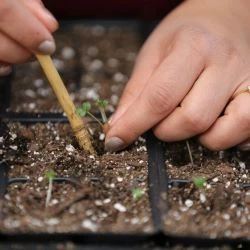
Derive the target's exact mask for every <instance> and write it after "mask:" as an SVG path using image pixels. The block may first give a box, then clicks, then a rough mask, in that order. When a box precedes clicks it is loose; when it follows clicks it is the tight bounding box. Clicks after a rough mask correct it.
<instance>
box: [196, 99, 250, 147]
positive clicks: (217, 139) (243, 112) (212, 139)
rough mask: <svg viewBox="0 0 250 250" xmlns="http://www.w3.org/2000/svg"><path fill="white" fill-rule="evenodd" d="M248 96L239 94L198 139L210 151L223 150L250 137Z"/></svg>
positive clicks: (249, 103) (249, 102)
mask: <svg viewBox="0 0 250 250" xmlns="http://www.w3.org/2000/svg"><path fill="white" fill-rule="evenodd" d="M249 105H250V95H249V94H240V95H239V96H237V97H236V98H235V99H234V100H233V101H231V102H230V104H229V105H228V106H227V108H226V110H225V114H224V115H223V116H222V117H220V118H219V119H217V121H216V122H215V123H214V124H213V126H212V127H211V128H210V129H209V130H207V131H206V132H205V133H204V134H202V135H201V136H200V137H199V140H200V142H201V143H202V144H203V145H205V146H206V147H208V148H210V149H212V150H223V149H227V148H230V147H233V146H235V145H237V144H239V143H241V142H244V141H245V140H247V139H248V138H249V137H250V109H249Z"/></svg>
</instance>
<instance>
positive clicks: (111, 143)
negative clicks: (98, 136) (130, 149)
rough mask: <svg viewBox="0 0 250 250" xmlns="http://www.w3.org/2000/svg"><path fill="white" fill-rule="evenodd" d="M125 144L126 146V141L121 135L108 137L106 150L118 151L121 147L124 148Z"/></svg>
mask: <svg viewBox="0 0 250 250" xmlns="http://www.w3.org/2000/svg"><path fill="white" fill-rule="evenodd" d="M124 146H125V143H124V141H123V140H122V139H120V138H119V137H111V138H107V139H106V141H105V150H106V151H108V152H115V151H118V150H120V149H123V148H124Z"/></svg>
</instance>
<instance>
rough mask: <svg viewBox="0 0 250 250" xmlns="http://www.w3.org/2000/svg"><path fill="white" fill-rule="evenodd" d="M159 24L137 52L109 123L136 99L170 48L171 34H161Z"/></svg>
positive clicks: (169, 32)
mask: <svg viewBox="0 0 250 250" xmlns="http://www.w3.org/2000/svg"><path fill="white" fill-rule="evenodd" d="M162 33H163V32H162V31H161V30H160V26H159V27H158V28H156V29H155V30H154V32H153V33H152V34H151V35H150V37H149V38H148V39H147V41H146V42H145V44H144V45H143V47H142V49H141V51H140V52H139V54H138V56H137V58H136V63H135V66H134V70H133V73H132V76H131V78H130V80H129V81H128V83H127V84H126V87H125V89H124V91H123V94H122V96H121V98H120V101H119V104H118V107H117V109H116V112H115V114H114V115H112V119H111V120H110V123H114V122H115V121H116V120H117V119H119V117H120V116H121V115H122V114H123V113H124V112H125V111H126V110H127V109H128V107H129V106H130V105H131V104H132V103H133V102H134V101H135V100H136V99H137V97H138V96H139V95H140V93H141V92H142V90H143V89H144V88H145V86H146V83H147V81H148V79H149V78H150V77H151V75H152V73H153V72H154V71H155V70H156V68H157V67H158V66H159V65H160V63H161V62H162V61H163V60H164V58H165V57H166V56H167V55H168V54H169V53H170V51H171V50H172V39H173V38H172V34H171V31H168V33H167V34H164V36H163V34H162Z"/></svg>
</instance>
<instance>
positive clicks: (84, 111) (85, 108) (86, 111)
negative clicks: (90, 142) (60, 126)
mask: <svg viewBox="0 0 250 250" xmlns="http://www.w3.org/2000/svg"><path fill="white" fill-rule="evenodd" d="M95 105H96V106H97V108H98V109H99V111H100V114H101V116H102V120H101V121H100V119H98V118H97V117H96V116H95V115H93V114H92V113H91V112H90V110H91V104H90V103H89V102H84V103H83V104H82V105H81V106H80V107H79V108H77V109H76V112H77V114H78V115H80V116H81V117H85V116H87V115H88V116H90V117H91V118H93V119H94V120H95V121H96V122H98V124H100V126H101V127H102V128H103V130H104V129H105V125H106V124H107V122H108V118H107V115H106V112H105V109H106V107H107V105H108V101H107V100H97V101H96V103H95Z"/></svg>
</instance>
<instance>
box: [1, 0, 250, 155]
mask: <svg viewBox="0 0 250 250" xmlns="http://www.w3.org/2000/svg"><path fill="white" fill-rule="evenodd" d="M249 13H250V1H249V0H239V1H235V0H220V1H218V0H202V1H201V0H186V1H184V3H183V4H182V5H180V6H179V7H178V8H177V9H175V10H174V11H173V12H172V13H170V14H169V15H168V16H167V17H166V18H165V19H164V20H163V21H162V22H161V24H160V25H159V26H158V27H157V28H156V29H155V31H154V32H153V33H152V35H151V36H150V37H149V39H148V40H147V42H146V43H145V44H144V46H143V48H142V49H141V51H140V53H139V56H138V58H137V61H136V65H135V68H134V71H133V74H132V76H131V79H130V80H129V82H128V84H127V86H126V88H125V91H124V93H123V95H122V98H121V101H120V103H119V107H118V109H117V111H116V113H115V114H114V116H113V117H112V119H111V121H110V122H109V130H108V132H107V135H106V141H105V145H106V149H107V150H110V151H116V150H119V149H122V148H124V147H126V146H127V145H129V144H130V143H132V142H133V141H134V140H135V139H136V138H137V137H138V136H139V135H141V134H142V133H143V132H145V131H146V130H148V129H150V128H153V131H154V133H155V135H156V136H157V137H158V138H159V139H161V140H164V141H178V140H184V139H187V138H190V137H192V136H198V138H199V140H200V142H201V143H202V144H203V145H205V146H206V147H208V148H210V149H212V150H221V149H226V148H229V147H232V146H234V145H237V144H239V143H242V142H244V141H245V140H247V139H248V138H250V109H249V108H248V107H249V105H250V96H249V93H242V94H240V95H238V96H236V97H235V98H234V99H233V100H231V97H232V96H233V94H234V93H237V91H239V90H242V89H244V88H245V87H246V86H248V85H249V84H250V69H249V65H250V46H249V45H250V30H249V25H248V24H249V23H250V14H249ZM10 24H11V25H10ZM57 27H58V23H57V21H56V20H55V18H54V17H53V16H52V15H51V14H50V13H49V12H48V10H46V9H45V8H44V6H43V5H42V3H41V1H40V0H18V1H17V0H1V1H0V41H1V43H0V44H1V46H0V75H4V74H7V73H9V72H10V71H8V70H6V68H7V69H10V68H11V67H10V66H11V65H12V64H15V63H22V62H24V61H26V60H28V59H29V58H30V57H31V56H32V54H34V53H39V52H41V47H40V45H41V44H42V43H43V42H44V41H49V42H52V43H53V44H54V40H53V36H52V34H51V33H52V32H54V31H55V30H56V29H57ZM53 44H52V45H53ZM54 48H55V46H54V47H53V46H52V47H50V48H49V49H48V50H47V52H48V53H53V51H54ZM244 145H248V147H245V149H247V150H248V149H250V143H248V144H244Z"/></svg>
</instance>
